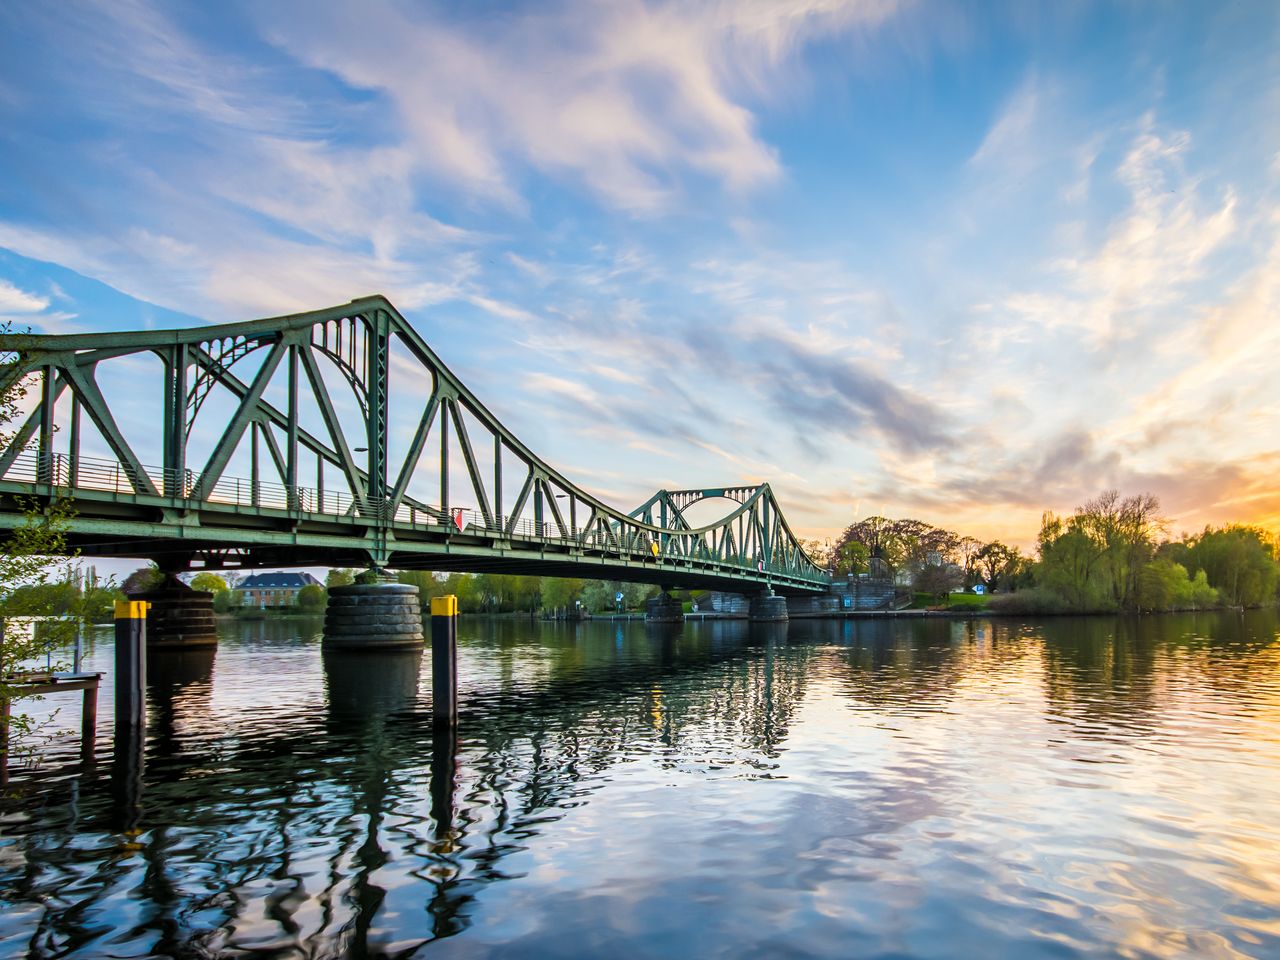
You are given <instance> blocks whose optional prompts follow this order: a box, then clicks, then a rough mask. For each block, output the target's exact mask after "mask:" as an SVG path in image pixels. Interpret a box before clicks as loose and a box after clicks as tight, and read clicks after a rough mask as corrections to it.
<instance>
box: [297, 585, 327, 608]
mask: <svg viewBox="0 0 1280 960" xmlns="http://www.w3.org/2000/svg"><path fill="white" fill-rule="evenodd" d="M327 599H328V593H327V592H326V591H325V589H324V587H322V586H320V584H318V583H309V584H307V585H306V586H305V587H303V588H302V589H301V590H299V591H298V598H297V600H296V601H295V602H296V603H297V606H298V609H299V610H302V611H304V612H306V613H320V612H323V611H324V606H325V602H326V601H327Z"/></svg>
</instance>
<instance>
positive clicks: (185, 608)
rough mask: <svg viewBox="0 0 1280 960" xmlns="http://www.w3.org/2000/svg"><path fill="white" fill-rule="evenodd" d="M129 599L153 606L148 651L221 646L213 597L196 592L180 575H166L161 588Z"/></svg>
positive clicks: (148, 620) (148, 625) (149, 615)
mask: <svg viewBox="0 0 1280 960" xmlns="http://www.w3.org/2000/svg"><path fill="white" fill-rule="evenodd" d="M129 599H130V600H145V601H147V603H149V604H151V606H150V607H149V608H148V610H147V646H148V647H168V648H193V647H213V646H217V643H218V624H217V620H216V619H215V617H214V614H213V594H212V593H207V592H206V591H204V590H192V589H191V588H190V587H189V586H187V585H186V584H185V583H183V582H182V581H181V580H179V579H178V572H177V571H175V570H169V571H166V572H165V574H164V580H162V581H161V583H160V585H159V586H158V587H155V588H154V589H152V590H144V591H142V592H140V593H132V594H130V595H129Z"/></svg>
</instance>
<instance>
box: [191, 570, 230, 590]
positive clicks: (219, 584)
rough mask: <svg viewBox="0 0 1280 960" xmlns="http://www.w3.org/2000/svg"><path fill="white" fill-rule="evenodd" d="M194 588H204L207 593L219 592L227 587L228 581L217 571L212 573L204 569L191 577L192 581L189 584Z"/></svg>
mask: <svg viewBox="0 0 1280 960" xmlns="http://www.w3.org/2000/svg"><path fill="white" fill-rule="evenodd" d="M187 586H189V587H190V588H191V589H192V590H203V591H204V592H205V593H212V594H219V593H222V591H223V590H226V589H227V581H225V580H223V579H222V578H221V577H220V576H218V575H217V574H216V573H210V572H209V571H207V570H203V571H201V572H200V573H197V574H196V575H195V576H194V577H192V578H191V582H190V583H189V584H187Z"/></svg>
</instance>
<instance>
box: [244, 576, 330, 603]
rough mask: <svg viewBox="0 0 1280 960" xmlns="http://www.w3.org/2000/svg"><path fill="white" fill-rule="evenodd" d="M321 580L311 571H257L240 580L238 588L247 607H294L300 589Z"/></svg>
mask: <svg viewBox="0 0 1280 960" xmlns="http://www.w3.org/2000/svg"><path fill="white" fill-rule="evenodd" d="M312 584H315V585H316V586H320V581H319V580H317V579H316V578H315V577H313V576H312V575H311V574H309V573H283V572H281V571H278V570H277V571H276V572H275V573H255V574H253V575H251V576H248V577H245V578H244V579H243V580H241V581H240V584H239V586H237V587H236V590H237V591H238V592H239V594H240V595H241V596H242V597H243V598H244V605H245V606H246V607H258V608H259V609H265V608H267V607H292V606H293V605H294V604H296V603H297V602H298V591H299V590H301V589H302V588H303V587H309V586H311V585H312Z"/></svg>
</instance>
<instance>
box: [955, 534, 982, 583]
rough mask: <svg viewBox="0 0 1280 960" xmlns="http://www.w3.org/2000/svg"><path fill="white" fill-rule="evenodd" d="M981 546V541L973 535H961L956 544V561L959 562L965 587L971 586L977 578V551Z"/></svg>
mask: <svg viewBox="0 0 1280 960" xmlns="http://www.w3.org/2000/svg"><path fill="white" fill-rule="evenodd" d="M982 547H983V543H982V541H981V540H978V539H977V538H975V537H961V538H960V540H959V542H958V543H957V544H956V555H957V562H958V563H959V564H960V571H961V574H962V575H963V577H964V585H965V586H966V587H971V586H973V585H974V583H975V582H976V581H977V579H978V570H977V561H978V552H979V551H980V550H982Z"/></svg>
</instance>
